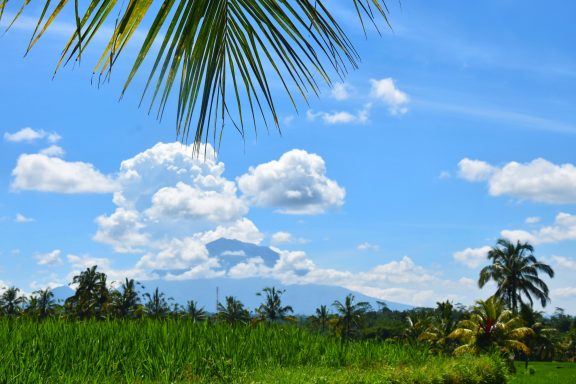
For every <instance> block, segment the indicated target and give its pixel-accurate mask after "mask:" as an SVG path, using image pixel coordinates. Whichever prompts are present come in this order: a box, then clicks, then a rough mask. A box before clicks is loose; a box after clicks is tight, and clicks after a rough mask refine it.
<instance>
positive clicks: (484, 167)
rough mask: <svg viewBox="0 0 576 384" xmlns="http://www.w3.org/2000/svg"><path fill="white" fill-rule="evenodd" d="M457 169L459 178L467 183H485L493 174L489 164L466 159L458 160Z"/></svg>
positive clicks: (493, 170) (492, 168)
mask: <svg viewBox="0 0 576 384" xmlns="http://www.w3.org/2000/svg"><path fill="white" fill-rule="evenodd" d="M458 168H459V175H460V177H461V178H463V179H464V180H468V181H486V180H488V179H490V176H492V174H493V173H494V172H495V169H494V167H492V166H491V165H490V164H488V163H486V162H484V161H480V160H471V159H468V158H465V159H462V160H460V162H459V163H458Z"/></svg>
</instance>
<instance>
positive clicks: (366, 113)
mask: <svg viewBox="0 0 576 384" xmlns="http://www.w3.org/2000/svg"><path fill="white" fill-rule="evenodd" d="M371 107H372V105H371V104H366V105H365V106H364V107H363V108H362V109H361V110H359V111H357V112H356V113H351V112H347V111H334V112H322V111H320V112H314V111H312V110H311V109H310V110H308V111H307V112H306V118H307V119H308V120H309V121H315V120H316V119H321V120H322V121H323V122H324V123H325V124H329V125H334V124H351V123H353V124H365V123H366V122H368V119H369V118H370V108H371Z"/></svg>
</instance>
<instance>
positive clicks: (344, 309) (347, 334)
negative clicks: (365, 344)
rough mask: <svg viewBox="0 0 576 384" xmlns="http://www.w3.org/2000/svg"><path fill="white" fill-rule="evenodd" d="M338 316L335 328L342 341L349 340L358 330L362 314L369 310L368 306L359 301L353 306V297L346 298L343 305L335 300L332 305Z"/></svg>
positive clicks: (350, 295)
mask: <svg viewBox="0 0 576 384" xmlns="http://www.w3.org/2000/svg"><path fill="white" fill-rule="evenodd" d="M332 306H333V307H334V308H335V309H336V312H337V313H338V315H339V318H338V320H337V322H336V326H337V328H338V330H339V331H340V336H341V337H342V339H343V340H349V339H351V338H352V337H353V336H354V334H355V333H356V332H357V331H358V329H359V328H360V325H361V322H362V319H363V317H364V314H365V313H366V312H367V311H368V310H369V309H370V304H369V303H367V302H365V301H361V302H359V303H356V304H354V295H352V294H349V295H348V296H346V299H345V300H344V303H342V302H340V301H338V300H336V301H334V303H333V304H332Z"/></svg>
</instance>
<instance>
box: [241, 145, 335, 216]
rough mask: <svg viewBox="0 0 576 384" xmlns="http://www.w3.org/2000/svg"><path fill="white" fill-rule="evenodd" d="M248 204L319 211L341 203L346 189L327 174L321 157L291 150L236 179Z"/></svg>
mask: <svg viewBox="0 0 576 384" xmlns="http://www.w3.org/2000/svg"><path fill="white" fill-rule="evenodd" d="M237 182H238V186H239V187H240V190H241V191H242V193H244V195H245V196H246V197H247V198H248V199H249V200H250V202H251V203H253V204H255V205H257V206H260V207H272V208H278V210H279V212H281V213H286V214H319V213H323V212H325V211H327V210H328V209H333V208H338V207H340V206H342V204H344V196H345V194H346V192H345V190H344V189H343V188H342V187H340V186H339V185H338V183H336V182H335V181H333V180H330V179H329V178H328V177H326V165H325V163H324V160H323V159H322V158H321V157H320V156H318V155H315V154H310V153H308V152H306V151H302V150H298V149H294V150H292V151H289V152H286V153H285V154H283V155H282V156H281V157H280V159H279V160H274V161H271V162H269V163H265V164H261V165H259V166H257V167H256V168H252V167H251V168H250V169H249V171H248V173H246V174H245V175H242V176H240V177H239V178H238V179H237Z"/></svg>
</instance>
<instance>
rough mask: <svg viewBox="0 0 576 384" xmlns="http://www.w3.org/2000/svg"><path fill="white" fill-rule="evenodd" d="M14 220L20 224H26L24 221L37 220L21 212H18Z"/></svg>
mask: <svg viewBox="0 0 576 384" xmlns="http://www.w3.org/2000/svg"><path fill="white" fill-rule="evenodd" d="M14 221H15V222H16V223H18V224H24V223H31V222H33V221H35V220H34V219H33V218H31V217H26V216H24V215H23V214H21V213H17V214H16V217H15V218H14Z"/></svg>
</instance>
